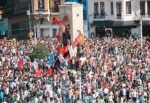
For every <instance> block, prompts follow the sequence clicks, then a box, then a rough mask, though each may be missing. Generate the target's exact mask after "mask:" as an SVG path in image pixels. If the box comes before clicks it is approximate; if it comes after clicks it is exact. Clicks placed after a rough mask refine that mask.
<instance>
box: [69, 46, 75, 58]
mask: <svg viewBox="0 0 150 103" xmlns="http://www.w3.org/2000/svg"><path fill="white" fill-rule="evenodd" d="M69 54H70V57H73V56H74V52H73V48H72V46H70V47H69Z"/></svg>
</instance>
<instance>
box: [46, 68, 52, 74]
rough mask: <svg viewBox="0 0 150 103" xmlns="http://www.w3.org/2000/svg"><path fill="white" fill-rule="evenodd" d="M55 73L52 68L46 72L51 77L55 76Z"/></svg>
mask: <svg viewBox="0 0 150 103" xmlns="http://www.w3.org/2000/svg"><path fill="white" fill-rule="evenodd" d="M53 72H54V71H53V69H52V68H49V69H47V70H46V73H47V74H50V75H51V74H53Z"/></svg>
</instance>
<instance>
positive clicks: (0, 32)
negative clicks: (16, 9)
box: [0, 0, 13, 39]
mask: <svg viewBox="0 0 150 103" xmlns="http://www.w3.org/2000/svg"><path fill="white" fill-rule="evenodd" d="M12 12H13V2H12V1H10V0H1V1H0V39H2V38H4V37H7V36H8V17H9V16H10V15H12Z"/></svg>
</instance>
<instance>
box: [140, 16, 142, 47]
mask: <svg viewBox="0 0 150 103" xmlns="http://www.w3.org/2000/svg"><path fill="white" fill-rule="evenodd" d="M142 25H143V22H142V18H140V35H141V49H142V47H143V33H142V29H143V26H142Z"/></svg>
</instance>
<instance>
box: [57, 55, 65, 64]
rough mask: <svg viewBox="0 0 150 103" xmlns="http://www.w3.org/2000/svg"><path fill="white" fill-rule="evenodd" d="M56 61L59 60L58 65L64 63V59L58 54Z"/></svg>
mask: <svg viewBox="0 0 150 103" xmlns="http://www.w3.org/2000/svg"><path fill="white" fill-rule="evenodd" d="M58 59H59V61H60V63H64V61H65V59H64V57H63V56H62V54H59V56H58Z"/></svg>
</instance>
